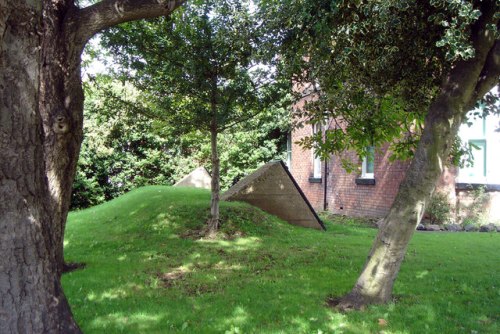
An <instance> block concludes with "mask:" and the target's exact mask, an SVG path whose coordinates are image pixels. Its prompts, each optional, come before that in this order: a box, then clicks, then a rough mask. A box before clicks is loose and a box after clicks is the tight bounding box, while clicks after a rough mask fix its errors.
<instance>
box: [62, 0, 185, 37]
mask: <svg viewBox="0 0 500 334" xmlns="http://www.w3.org/2000/svg"><path fill="white" fill-rule="evenodd" d="M185 1H186V0H103V1H101V2H98V3H96V4H94V5H92V6H89V7H85V8H82V9H76V10H75V11H74V13H72V15H71V18H70V21H72V20H74V21H76V25H77V31H76V37H77V39H78V41H79V42H80V43H82V44H85V43H86V42H87V41H88V40H89V39H90V38H91V37H92V36H94V35H95V34H96V33H98V32H99V31H101V30H103V29H106V28H109V27H112V26H115V25H117V24H120V23H123V22H128V21H133V20H139V19H147V18H154V17H159V16H164V15H168V14H170V13H171V12H172V11H173V10H174V9H176V8H177V7H179V6H180V5H182V4H183V3H184V2H185ZM70 23H71V22H70Z"/></svg>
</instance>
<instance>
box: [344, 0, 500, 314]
mask: <svg viewBox="0 0 500 334" xmlns="http://www.w3.org/2000/svg"><path fill="white" fill-rule="evenodd" d="M497 9H498V8H497V6H496V5H495V4H494V2H493V1H491V2H483V5H482V8H481V10H482V13H483V14H482V16H481V18H480V19H479V21H478V22H477V23H476V24H475V25H474V27H473V30H472V31H473V45H474V47H475V51H476V55H475V57H474V58H473V59H470V60H468V61H460V62H458V63H457V64H456V65H455V66H454V67H453V69H452V70H451V72H450V73H449V75H448V77H447V78H446V79H445V80H444V82H443V85H442V87H441V91H440V93H439V94H438V95H437V97H436V98H435V99H434V101H433V103H432V104H431V106H430V108H429V111H428V113H427V116H426V118H425V127H424V131H423V133H422V137H421V139H420V142H419V145H418V147H417V150H416V152H415V156H414V158H413V160H412V162H411V164H410V166H409V169H408V171H407V173H406V176H405V179H404V180H403V182H402V183H401V185H400V188H399V192H398V194H397V196H396V199H395V201H394V203H393V205H392V207H391V210H390V211H389V214H388V215H387V217H385V219H384V221H383V222H382V224H381V226H380V228H379V231H378V234H377V236H376V238H375V241H374V244H373V246H372V248H371V250H370V253H369V255H368V260H367V262H366V263H365V266H364V268H363V270H362V272H361V275H360V276H359V278H358V280H357V282H356V284H355V286H354V287H353V289H352V290H351V292H350V293H348V294H347V295H346V296H344V297H343V298H342V299H341V300H340V301H339V303H338V308H340V309H342V310H350V309H362V308H363V307H364V306H366V305H368V304H376V303H386V302H388V301H390V300H391V298H392V291H393V286H394V281H395V280H396V277H397V275H398V272H399V269H400V266H401V263H402V261H403V259H404V256H405V253H406V249H407V246H408V243H409V241H410V239H411V237H412V235H413V233H414V231H415V229H416V226H417V225H418V223H419V222H420V220H421V218H422V215H423V214H424V211H425V207H426V205H427V203H428V201H429V199H430V197H431V196H432V193H433V192H434V189H435V186H436V182H437V180H438V178H439V176H440V175H441V173H442V171H443V167H444V165H445V164H446V162H447V160H448V155H449V152H450V149H451V146H452V143H453V140H454V138H455V137H456V135H457V133H458V129H459V127H460V124H461V123H462V121H463V119H464V117H465V116H466V114H467V112H468V111H469V110H470V109H471V108H472V107H473V106H474V104H475V103H476V101H477V99H478V98H481V97H482V96H483V95H484V94H485V93H486V92H488V91H489V90H490V89H491V88H493V86H494V85H495V83H496V82H497V81H498V74H499V71H500V69H499V54H498V52H499V47H498V41H495V39H494V37H493V36H492V35H493V34H491V33H489V32H488V30H487V29H486V26H487V24H489V23H493V24H495V25H496V24H497V23H498V20H497V19H495V18H494V13H495V12H496V11H497Z"/></svg>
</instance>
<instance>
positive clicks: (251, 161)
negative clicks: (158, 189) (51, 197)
mask: <svg viewBox="0 0 500 334" xmlns="http://www.w3.org/2000/svg"><path fill="white" fill-rule="evenodd" d="M85 87H86V90H85V95H86V99H85V108H84V116H85V121H84V133H85V138H84V140H83V143H82V148H81V152H80V158H79V161H78V168H77V174H76V177H75V181H74V183H73V193H72V203H71V205H72V207H73V208H85V207H89V206H92V205H96V204H99V203H102V202H104V201H106V200H110V199H112V198H114V197H116V196H118V195H121V194H123V193H125V192H127V191H129V190H130V189H133V188H135V187H138V186H143V185H146V184H173V183H175V182H176V181H178V180H179V179H180V178H181V177H182V176H184V175H186V174H187V173H189V172H190V171H191V170H192V169H194V168H196V167H198V166H200V165H205V164H209V163H210V143H209V142H207V140H206V134H205V133H202V132H201V131H196V132H191V133H189V134H184V135H181V136H179V135H177V132H178V131H177V130H176V129H173V128H172V127H171V126H168V124H165V122H162V121H158V120H157V119H151V118H150V117H148V116H146V115H144V109H145V108H147V105H144V104H143V103H140V100H141V99H144V98H143V97H141V92H140V91H138V90H137V89H135V88H134V87H133V86H131V85H130V84H125V85H122V84H121V83H120V82H119V81H117V80H116V79H115V78H114V77H113V76H109V75H97V76H95V77H93V78H92V80H90V81H89V82H87V84H86V85H85ZM138 109H141V110H138ZM274 114H275V112H274V111H273V112H272V113H269V114H268V116H269V117H262V116H263V114H261V115H260V117H258V118H254V119H252V120H251V123H252V124H251V125H250V126H248V125H249V124H245V125H247V126H248V127H249V128H250V129H244V128H243V126H242V124H241V125H238V126H235V127H233V128H232V129H231V131H229V132H227V133H224V134H221V135H219V143H218V145H219V148H220V151H221V154H220V165H221V188H222V189H224V188H226V189H227V188H228V187H229V186H231V185H232V184H233V182H234V181H235V180H236V179H238V178H240V177H242V176H244V175H246V174H248V173H249V172H251V171H252V170H253V169H255V168H257V167H258V166H260V165H261V164H262V163H265V162H267V161H269V160H272V159H277V158H279V157H280V155H281V153H282V152H283V149H284V145H285V144H286V143H285V142H284V140H286V138H284V137H285V136H284V135H285V131H286V130H287V129H288V117H286V115H282V114H281V113H279V114H278V115H274ZM264 115H265V114H264ZM247 123H248V122H247Z"/></svg>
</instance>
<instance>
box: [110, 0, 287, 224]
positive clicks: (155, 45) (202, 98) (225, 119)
mask: <svg viewBox="0 0 500 334" xmlns="http://www.w3.org/2000/svg"><path fill="white" fill-rule="evenodd" d="M253 21H254V19H253V17H252V14H251V13H250V10H249V2H248V1H236V0H217V1H215V0H213V1H198V2H197V1H193V2H191V3H189V4H187V5H186V6H184V7H183V8H182V10H179V11H177V12H176V13H174V14H172V15H170V16H169V17H168V18H160V19H156V20H151V21H147V22H134V23H128V24H126V25H123V26H120V27H117V28H114V29H113V30H112V31H111V32H110V33H108V34H106V35H105V37H104V41H105V44H106V45H107V46H109V47H110V48H111V53H112V54H114V55H116V56H117V61H118V63H119V64H121V65H122V66H123V68H124V69H125V70H124V71H125V75H126V78H127V80H132V82H133V83H134V85H136V86H137V87H138V88H139V89H141V90H142V91H143V92H145V94H146V98H147V101H149V105H150V108H149V112H150V114H151V115H152V116H153V117H157V118H159V119H161V120H163V121H164V122H166V123H167V124H168V125H169V126H170V127H175V129H177V131H178V133H179V134H183V133H189V132H192V131H197V130H202V131H204V132H205V133H207V134H209V135H210V140H211V163H212V168H211V169H212V185H211V189H212V203H211V218H210V219H209V221H208V222H207V227H208V233H213V232H214V231H216V230H217V228H218V225H219V196H220V157H219V155H220V154H219V146H218V138H219V134H220V133H222V132H224V131H226V130H228V129H230V128H231V127H233V126H235V125H236V124H239V123H241V122H245V121H248V120H250V119H251V118H253V117H255V115H256V114H258V113H260V112H262V111H263V110H265V109H266V108H268V107H269V106H270V105H271V104H272V103H274V102H275V101H276V99H277V98H279V95H278V87H279V85H277V84H275V83H274V82H273V81H272V78H271V77H270V76H271V74H272V73H271V71H270V70H269V67H264V66H262V65H260V64H259V63H258V62H257V61H258V59H256V57H255V55H256V49H257V46H256V44H255V36H254V35H255V32H256V31H255V29H254V22H253Z"/></svg>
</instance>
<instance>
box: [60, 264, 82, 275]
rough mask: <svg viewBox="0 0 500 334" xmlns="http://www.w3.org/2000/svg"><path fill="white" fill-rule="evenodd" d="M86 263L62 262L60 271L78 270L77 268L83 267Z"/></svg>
mask: <svg viewBox="0 0 500 334" xmlns="http://www.w3.org/2000/svg"><path fill="white" fill-rule="evenodd" d="M86 265H87V264H85V263H83V262H69V263H68V262H64V264H63V268H62V273H63V274H66V273H70V272H72V271H75V270H78V269H83V268H85V266H86Z"/></svg>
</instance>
